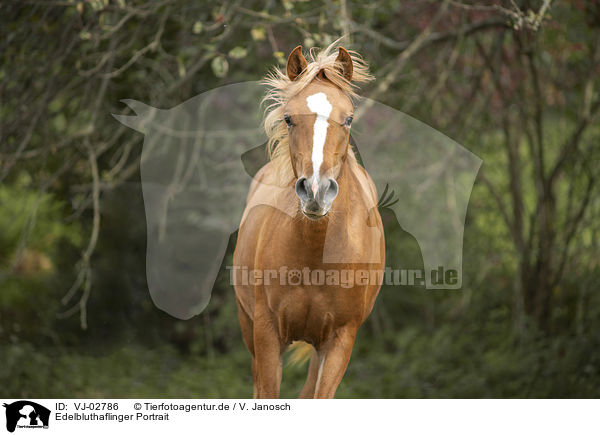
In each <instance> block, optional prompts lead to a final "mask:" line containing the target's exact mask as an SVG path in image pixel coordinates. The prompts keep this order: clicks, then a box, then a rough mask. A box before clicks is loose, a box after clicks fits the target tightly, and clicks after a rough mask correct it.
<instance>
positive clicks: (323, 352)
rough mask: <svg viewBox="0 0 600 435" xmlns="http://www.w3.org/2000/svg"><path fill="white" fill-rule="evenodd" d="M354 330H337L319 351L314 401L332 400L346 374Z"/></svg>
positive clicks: (347, 328) (354, 334)
mask: <svg viewBox="0 0 600 435" xmlns="http://www.w3.org/2000/svg"><path fill="white" fill-rule="evenodd" d="M355 338H356V329H355V328H350V327H346V328H341V329H338V330H337V331H336V333H335V335H334V337H333V338H332V339H331V341H330V342H329V343H327V344H326V345H325V346H324V347H323V348H322V349H320V350H319V360H320V361H319V369H318V375H317V383H316V391H315V396H314V397H315V399H332V398H333V396H334V395H335V391H336V390H337V387H338V385H339V383H340V382H341V380H342V377H343V376H344V373H345V372H346V368H347V367H348V363H349V362H350V355H351V354H352V347H353V346H354V339H355Z"/></svg>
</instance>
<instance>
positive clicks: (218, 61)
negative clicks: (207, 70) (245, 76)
mask: <svg viewBox="0 0 600 435" xmlns="http://www.w3.org/2000/svg"><path fill="white" fill-rule="evenodd" d="M210 66H211V67H212V70H213V73H214V74H215V75H216V76H217V77H219V78H222V77H225V76H226V75H227V71H228V70H229V63H227V59H225V58H224V57H221V56H219V57H215V58H214V59H213V60H212V62H211V64H210Z"/></svg>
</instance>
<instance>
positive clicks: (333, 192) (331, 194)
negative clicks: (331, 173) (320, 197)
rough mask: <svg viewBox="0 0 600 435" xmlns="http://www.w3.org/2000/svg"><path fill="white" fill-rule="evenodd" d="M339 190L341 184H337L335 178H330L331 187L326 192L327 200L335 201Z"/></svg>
mask: <svg viewBox="0 0 600 435" xmlns="http://www.w3.org/2000/svg"><path fill="white" fill-rule="evenodd" d="M338 191H339V186H338V184H337V181H335V180H334V179H333V178H330V179H329V187H328V188H327V191H326V192H325V197H324V199H325V201H327V202H330V203H331V202H333V200H334V199H335V197H336V196H337V194H338Z"/></svg>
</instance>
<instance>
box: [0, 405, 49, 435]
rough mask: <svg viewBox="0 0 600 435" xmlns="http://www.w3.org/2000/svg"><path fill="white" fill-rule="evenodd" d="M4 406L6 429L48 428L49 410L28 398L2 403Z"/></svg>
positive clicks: (10, 430)
mask: <svg viewBox="0 0 600 435" xmlns="http://www.w3.org/2000/svg"><path fill="white" fill-rule="evenodd" d="M3 406H4V407H5V408H6V430H8V431H9V432H14V431H15V429H16V428H19V429H22V428H26V429H36V428H44V429H47V428H48V423H49V421H50V410H49V409H48V408H46V407H44V406H42V405H39V404H37V403H35V402H31V401H29V400H19V401H17V402H13V403H11V404H6V403H5V404H4V405H3Z"/></svg>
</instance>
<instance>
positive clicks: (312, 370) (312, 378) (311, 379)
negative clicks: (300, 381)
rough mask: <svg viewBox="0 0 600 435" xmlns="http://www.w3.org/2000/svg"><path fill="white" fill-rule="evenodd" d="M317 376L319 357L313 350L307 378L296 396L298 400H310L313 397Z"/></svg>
mask: <svg viewBox="0 0 600 435" xmlns="http://www.w3.org/2000/svg"><path fill="white" fill-rule="evenodd" d="M318 376H319V355H318V354H317V351H316V350H314V349H313V351H312V355H311V357H310V364H309V366H308V376H307V377H306V382H305V383H304V387H303V388H302V391H301V392H300V395H299V396H298V398H299V399H312V398H314V397H315V388H316V387H317V377H318Z"/></svg>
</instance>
